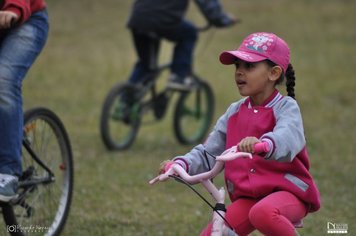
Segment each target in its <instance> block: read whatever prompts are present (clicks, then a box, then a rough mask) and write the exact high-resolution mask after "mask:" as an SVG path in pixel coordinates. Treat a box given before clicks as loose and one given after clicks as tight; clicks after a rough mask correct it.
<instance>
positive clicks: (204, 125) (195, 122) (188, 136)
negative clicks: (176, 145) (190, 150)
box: [173, 76, 214, 145]
mask: <svg viewBox="0 0 356 236" xmlns="http://www.w3.org/2000/svg"><path fill="white" fill-rule="evenodd" d="M195 77H196V76H195ZM196 81H197V83H198V86H197V88H195V89H193V90H192V91H189V92H183V93H181V95H180V97H179V98H178V101H177V105H176V107H175V111H174V122H173V127H174V134H175V136H176V138H177V140H178V141H179V142H180V143H181V144H185V145H191V144H197V143H199V142H201V141H203V139H204V138H205V136H206V134H207V132H208V130H209V128H210V125H211V122H212V119H213V115H214V94H213V91H212V89H211V87H210V86H209V84H208V83H207V82H205V81H203V80H201V79H199V78H197V77H196Z"/></svg>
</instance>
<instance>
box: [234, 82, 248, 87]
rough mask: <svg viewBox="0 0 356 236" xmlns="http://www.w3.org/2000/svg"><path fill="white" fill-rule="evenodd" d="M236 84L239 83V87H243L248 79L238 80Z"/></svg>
mask: <svg viewBox="0 0 356 236" xmlns="http://www.w3.org/2000/svg"><path fill="white" fill-rule="evenodd" d="M236 85H237V87H242V86H244V85H246V81H243V80H236Z"/></svg>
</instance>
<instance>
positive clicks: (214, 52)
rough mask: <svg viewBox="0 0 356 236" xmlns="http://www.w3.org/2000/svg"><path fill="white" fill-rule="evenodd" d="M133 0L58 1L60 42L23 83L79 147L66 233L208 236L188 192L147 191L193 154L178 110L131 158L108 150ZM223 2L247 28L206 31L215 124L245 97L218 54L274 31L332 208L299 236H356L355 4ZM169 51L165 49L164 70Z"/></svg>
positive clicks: (200, 209) (204, 61)
mask: <svg viewBox="0 0 356 236" xmlns="http://www.w3.org/2000/svg"><path fill="white" fill-rule="evenodd" d="M131 2H132V1H128V0H120V1H117V0H116V1H115V0H101V1H94V0H86V1H84V2H83V1H69V0H66V1H57V0H47V3H48V6H49V13H50V16H51V17H50V18H51V31H50V37H49V41H48V43H47V45H46V48H45V50H44V52H43V54H42V55H41V57H40V58H39V59H38V60H37V62H36V64H35V66H34V67H33V68H32V70H31V71H30V73H29V74H28V77H27V78H26V80H25V82H24V88H23V90H24V99H25V101H24V106H25V108H30V107H34V106H46V107H49V108H51V109H52V110H54V111H55V112H56V113H57V114H58V115H59V116H60V117H61V118H62V120H63V122H64V123H65V126H66V128H67V130H68V132H69V135H70V138H71V142H72V146H73V151H74V158H75V190H74V199H73V205H72V209H71V214H70V217H69V219H68V222H67V225H66V229H65V231H64V233H63V235H125V236H129V235H133V236H136V235H154V236H156V235H164V236H167V235H177V236H187V235H198V234H199V232H200V229H201V228H202V227H203V226H204V225H205V224H206V222H207V221H208V220H209V217H210V211H209V209H208V208H207V207H206V206H205V205H204V203H203V202H201V201H200V200H199V199H198V197H196V196H195V195H194V194H193V193H192V192H191V191H190V190H189V189H187V188H185V187H184V186H182V185H179V184H177V183H176V182H173V181H171V182H167V183H165V184H161V185H157V186H154V187H150V186H149V185H148V184H147V181H148V180H149V179H150V178H152V177H153V176H154V175H155V173H156V170H157V168H158V165H159V163H160V162H161V161H162V160H165V159H169V158H171V157H173V156H175V155H178V154H182V153H185V152H187V151H189V150H190V148H191V147H189V146H181V145H179V144H178V143H177V141H176V140H175V138H174V136H173V131H172V117H171V112H169V114H168V116H167V117H166V118H165V119H164V120H163V121H162V122H159V123H154V124H151V125H147V126H144V127H142V129H141V130H140V133H139V136H138V139H137V141H136V142H135V144H134V145H133V147H132V148H131V149H130V150H128V151H125V152H109V151H107V150H106V149H105V147H104V146H103V144H102V142H101V139H100V135H99V125H98V123H99V116H100V109H101V105H102V102H103V100H104V97H105V95H106V93H107V92H108V90H109V89H110V88H111V86H113V85H114V84H115V83H116V82H117V81H125V80H126V78H127V76H128V74H129V72H130V70H131V69H132V65H133V63H134V61H135V54H134V50H133V47H132V45H131V41H130V39H131V36H130V34H129V32H128V30H127V29H126V28H125V23H126V19H127V16H128V14H129V9H130V4H131ZM222 2H223V4H224V6H225V7H226V9H228V10H229V11H230V12H231V13H233V14H234V15H236V16H237V17H239V18H241V19H242V23H241V24H239V25H237V26H234V27H233V28H229V29H223V30H211V31H208V32H206V33H203V34H201V35H200V41H199V44H198V46H197V49H196V56H195V58H196V60H195V70H196V71H197V72H198V74H200V75H201V76H203V77H204V78H206V80H208V81H209V83H210V84H211V85H212V86H213V88H214V92H215V95H216V105H217V106H216V112H215V119H217V118H218V117H219V115H220V114H222V113H223V112H224V111H225V109H226V108H227V106H228V105H229V104H230V103H231V102H233V101H235V100H237V99H239V98H240V96H239V94H238V92H237V90H236V88H235V87H234V83H233V81H232V80H233V68H232V67H226V66H222V65H221V64H219V62H218V55H219V53H220V52H221V51H223V50H226V49H232V48H234V47H236V46H237V45H238V44H239V43H240V42H241V40H242V39H243V37H245V36H246V35H247V34H249V33H252V32H255V31H271V32H275V33H276V34H278V35H280V36H281V37H282V38H284V39H285V40H286V41H287V42H289V46H290V48H291V51H292V64H293V66H294V68H295V71H296V76H297V81H296V83H297V85H296V95H297V100H298V102H299V104H300V107H301V109H302V112H303V118H304V122H305V133H306V137H307V141H308V147H309V152H310V158H311V159H310V161H311V172H312V174H313V175H314V177H315V181H316V182H317V184H318V187H319V189H320V192H321V197H322V208H321V210H320V211H319V212H317V213H314V214H311V215H309V216H308V217H307V218H306V219H305V221H304V228H303V229H301V230H300V231H299V232H300V233H301V235H313V236H319V235H327V233H326V230H327V226H326V225H327V222H332V223H345V224H348V230H349V234H348V235H356V224H355V222H356V213H355V212H356V201H355V196H356V189H355V185H356V175H355V172H354V171H355V170H354V169H355V153H356V152H355V151H356V149H355V146H356V142H355V134H356V101H355V100H356V94H355V91H356V76H355V66H356V64H355V62H356V57H355V55H356V44H355V42H356V28H355V22H356V15H355V9H356V2H355V1H348V0H339V1H335V0H324V1H321V0H300V1H292V0H285V1H282V0H270V1H263V0H255V1H248V0H238V1H235V0H222ZM196 10H197V9H196V8H195V7H193V6H192V8H191V11H190V12H189V17H191V18H193V19H194V20H195V21H196V22H199V23H202V19H201V18H200V17H199V16H198V15H197V12H196ZM170 49H171V45H170V44H167V43H164V44H163V49H162V58H161V59H162V61H163V60H167V59H168V58H169V57H170ZM281 90H283V91H284V88H281ZM172 105H173V103H172ZM172 107H173V106H172ZM217 183H218V184H220V185H222V184H223V183H222V180H221V179H219V180H218V181H217ZM255 235H259V234H257V233H256V234H255Z"/></svg>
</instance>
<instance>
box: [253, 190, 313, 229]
mask: <svg viewBox="0 0 356 236" xmlns="http://www.w3.org/2000/svg"><path fill="white" fill-rule="evenodd" d="M306 213H307V209H306V206H305V204H304V203H303V202H302V201H300V200H299V199H298V198H297V197H296V196H294V195H293V194H292V193H289V192H286V191H280V192H275V193H272V194H270V195H268V196H267V197H265V198H263V199H262V200H260V201H259V202H258V203H256V205H254V206H253V207H252V208H251V211H250V214H249V219H250V222H251V224H252V225H253V226H254V227H255V228H256V229H258V230H259V231H260V232H261V233H263V234H265V235H281V236H282V235H283V236H289V235H290V236H293V235H295V232H296V230H295V228H294V225H293V224H292V222H298V221H300V220H301V219H303V217H304V216H305V215H306Z"/></svg>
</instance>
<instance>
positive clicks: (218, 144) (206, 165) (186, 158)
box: [173, 100, 241, 175]
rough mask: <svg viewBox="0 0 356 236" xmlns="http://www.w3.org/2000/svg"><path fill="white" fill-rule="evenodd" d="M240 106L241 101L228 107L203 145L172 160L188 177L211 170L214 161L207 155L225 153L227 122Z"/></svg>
mask: <svg viewBox="0 0 356 236" xmlns="http://www.w3.org/2000/svg"><path fill="white" fill-rule="evenodd" d="M240 104H241V100H240V101H239V102H236V103H233V104H231V105H230V107H229V108H228V109H227V111H226V112H225V113H224V114H223V115H222V116H221V117H220V118H219V119H218V121H217V122H216V124H215V127H214V129H213V131H212V132H211V133H210V134H209V136H208V138H207V140H206V141H205V143H204V144H199V145H197V146H195V147H194V148H193V149H192V150H191V151H190V152H188V153H187V154H185V155H183V156H178V157H175V158H174V159H173V160H174V161H175V162H178V163H179V164H180V165H182V166H183V167H184V168H185V169H186V170H188V173H189V174H190V175H195V174H198V173H202V172H206V171H208V170H209V169H211V168H212V167H213V166H214V164H215V159H214V158H213V157H211V155H209V153H210V154H212V155H214V156H216V155H220V154H221V153H223V152H224V151H225V142H226V125H227V121H228V119H229V117H230V116H231V115H232V114H234V113H235V112H236V111H237V110H238V108H239V106H240ZM207 152H208V153H207Z"/></svg>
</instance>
